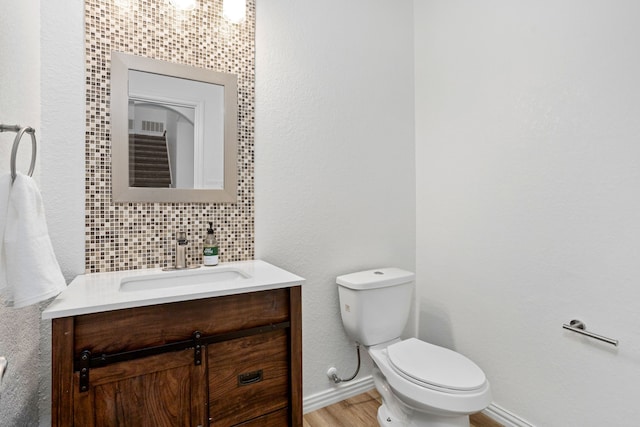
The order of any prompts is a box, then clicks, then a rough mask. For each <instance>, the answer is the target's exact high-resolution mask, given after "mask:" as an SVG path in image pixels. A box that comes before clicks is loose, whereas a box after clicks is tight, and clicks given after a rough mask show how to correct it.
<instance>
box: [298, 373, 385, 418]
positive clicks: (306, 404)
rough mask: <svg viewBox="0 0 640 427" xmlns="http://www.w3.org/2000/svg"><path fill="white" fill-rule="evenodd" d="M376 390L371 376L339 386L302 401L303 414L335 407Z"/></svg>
mask: <svg viewBox="0 0 640 427" xmlns="http://www.w3.org/2000/svg"><path fill="white" fill-rule="evenodd" d="M374 388H375V385H374V384H373V377H372V376H371V375H369V376H366V377H364V378H360V379H358V380H353V381H349V382H346V383H342V384H338V385H336V386H335V387H333V388H330V389H328V390H325V391H321V392H320V393H316V394H312V395H311V396H307V397H304V398H303V399H302V412H304V413H305V414H307V413H309V412H313V411H315V410H317V409H320V408H324V407H325V406H329V405H333V404H334V403H338V402H340V401H343V400H345V399H348V398H350V397H353V396H357V395H359V394H361V393H365V392H367V391H369V390H372V389H374Z"/></svg>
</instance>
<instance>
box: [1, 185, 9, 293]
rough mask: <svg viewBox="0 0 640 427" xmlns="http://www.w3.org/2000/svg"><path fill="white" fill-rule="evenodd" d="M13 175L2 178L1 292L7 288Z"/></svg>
mask: <svg viewBox="0 0 640 427" xmlns="http://www.w3.org/2000/svg"><path fill="white" fill-rule="evenodd" d="M10 191H11V175H10V174H4V175H1V176H0V292H1V291H2V290H3V289H4V288H6V287H7V262H6V259H5V256H4V230H5V227H6V225H7V211H8V209H7V208H8V205H9V192H10Z"/></svg>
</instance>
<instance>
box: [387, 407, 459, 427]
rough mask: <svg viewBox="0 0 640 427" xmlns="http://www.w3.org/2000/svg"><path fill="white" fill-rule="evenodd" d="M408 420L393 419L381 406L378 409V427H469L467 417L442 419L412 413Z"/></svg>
mask: <svg viewBox="0 0 640 427" xmlns="http://www.w3.org/2000/svg"><path fill="white" fill-rule="evenodd" d="M409 418H410V419H408V420H404V421H403V420H399V419H397V418H395V417H394V416H393V415H392V414H391V412H390V411H389V410H388V409H387V407H386V406H385V405H384V404H382V405H380V407H379V408H378V424H379V425H380V427H469V417H468V416H466V415H465V416H460V417H443V416H440V415H433V414H426V413H424V412H413V413H412V414H411V416H410V417H409Z"/></svg>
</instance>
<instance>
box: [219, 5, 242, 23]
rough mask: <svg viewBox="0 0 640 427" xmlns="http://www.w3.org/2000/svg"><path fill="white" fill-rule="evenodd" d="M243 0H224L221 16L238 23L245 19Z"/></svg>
mask: <svg viewBox="0 0 640 427" xmlns="http://www.w3.org/2000/svg"><path fill="white" fill-rule="evenodd" d="M245 9H246V3H245V0H224V2H223V3H222V16H224V17H225V18H226V19H227V20H229V21H230V22H233V23H234V24H240V23H242V22H244V19H245Z"/></svg>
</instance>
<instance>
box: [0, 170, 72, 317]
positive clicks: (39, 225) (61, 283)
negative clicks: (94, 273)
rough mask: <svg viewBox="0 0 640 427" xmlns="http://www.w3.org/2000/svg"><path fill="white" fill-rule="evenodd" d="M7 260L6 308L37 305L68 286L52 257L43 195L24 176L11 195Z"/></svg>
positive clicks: (17, 178)
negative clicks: (9, 306)
mask: <svg viewBox="0 0 640 427" xmlns="http://www.w3.org/2000/svg"><path fill="white" fill-rule="evenodd" d="M4 256H5V260H6V272H7V288H6V289H5V291H6V292H4V296H5V304H7V305H13V306H14V307H24V306H27V305H30V304H35V303H37V302H40V301H43V300H46V299H48V298H51V297H53V296H55V295H57V294H59V293H60V292H62V290H64V289H65V287H66V286H67V284H66V282H65V280H64V276H63V275H62V272H61V271H60V266H59V265H58V260H57V259H56V256H55V254H54V253H53V246H52V245H51V239H50V238H49V231H48V229H47V222H46V219H45V215H44V205H43V204H42V197H41V196H40V191H39V190H38V187H37V185H36V183H35V181H34V180H33V179H31V178H30V177H28V176H26V175H23V174H18V175H17V176H16V179H15V181H14V182H13V185H12V186H11V191H10V194H9V205H8V212H7V221H6V228H5V233H4Z"/></svg>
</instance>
